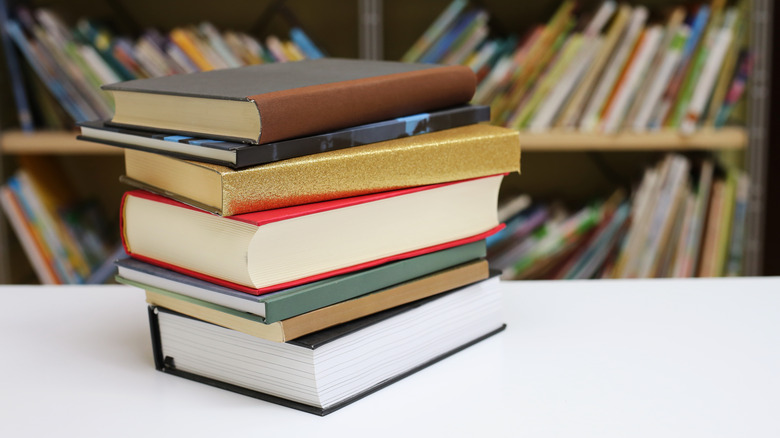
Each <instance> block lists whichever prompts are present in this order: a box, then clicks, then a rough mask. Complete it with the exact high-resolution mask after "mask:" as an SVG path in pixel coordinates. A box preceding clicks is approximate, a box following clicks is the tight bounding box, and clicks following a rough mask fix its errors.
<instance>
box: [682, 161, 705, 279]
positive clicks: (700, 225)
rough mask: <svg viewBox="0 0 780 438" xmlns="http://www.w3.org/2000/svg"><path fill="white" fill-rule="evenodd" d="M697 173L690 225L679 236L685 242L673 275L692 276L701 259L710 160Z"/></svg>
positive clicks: (703, 163)
mask: <svg viewBox="0 0 780 438" xmlns="http://www.w3.org/2000/svg"><path fill="white" fill-rule="evenodd" d="M698 173H699V176H698V182H697V184H696V191H695V204H694V205H693V213H692V217H691V220H690V225H689V226H688V227H687V229H686V232H685V233H683V235H682V236H680V237H681V241H683V242H685V243H684V246H683V247H682V248H681V251H680V252H679V253H678V256H677V260H676V263H675V267H674V270H673V274H672V276H674V277H694V276H695V275H696V273H697V270H698V266H699V263H700V260H701V247H702V241H703V239H704V230H705V227H706V226H707V212H708V211H709V208H710V198H711V194H712V184H713V179H714V174H715V164H714V163H713V161H712V160H704V161H703V162H702V163H701V165H700V166H699V172H698Z"/></svg>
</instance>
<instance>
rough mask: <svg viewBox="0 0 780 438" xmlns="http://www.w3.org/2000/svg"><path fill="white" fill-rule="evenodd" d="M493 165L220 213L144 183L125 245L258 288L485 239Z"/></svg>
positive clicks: (490, 225)
mask: <svg viewBox="0 0 780 438" xmlns="http://www.w3.org/2000/svg"><path fill="white" fill-rule="evenodd" d="M502 178H503V175H494V176H488V177H482V178H475V179H470V180H464V181H457V182H451V183H444V184H434V185H427V186H420V187H414V188H409V189H402V190H394V191H389V192H383V193H374V194H369V195H364V196H356V197H352V198H345V199H337V200H333V201H325V202H318V203H313V204H306V205H298V206H294V207H287V208H279V209H275V210H266V211H260V212H255V213H247V214H241V215H236V216H229V217H222V216H216V215H212V214H210V213H207V212H205V211H202V210H199V209H196V208H193V207H190V206H187V205H185V204H182V203H180V202H177V201H174V200H172V199H169V198H165V197H163V196H159V195H155V194H152V193H149V192H145V191H142V190H135V191H131V192H127V193H126V194H125V196H124V198H123V199H122V215H121V231H122V241H123V243H124V245H125V250H126V251H127V253H128V254H129V255H131V256H132V257H135V258H137V259H140V260H144V261H147V262H150V263H153V264H156V265H158V266H163V267H166V268H168V269H172V270H175V271H179V272H182V273H185V274H188V275H191V276H194V277H197V278H202V279H205V280H208V281H212V282H214V283H217V284H222V285H226V286H229V287H233V288H234V289H236V290H240V291H243V292H247V293H251V294H254V295H259V294H262V293H266V292H272V291H275V290H280V289H283V288H288V287H292V286H295V285H299V284H304V283H308V282H311V281H315V280H320V279H323V278H327V277H331V276H334V275H340V274H344V273H347V272H352V271H356V270H359V269H364V268H368V267H371V266H377V265H380V264H382V263H386V262H389V261H393V260H400V259H404V258H408V257H414V256H417V255H421V254H425V253H428V252H432V251H438V250H440V249H444V248H449V247H453V246H456V245H461V244H465V243H469V242H473V241H477V240H480V239H484V238H485V237H487V236H489V235H490V234H493V233H495V232H497V231H498V230H500V229H501V228H502V225H500V224H499V222H498V219H497V200H498V190H499V186H500V185H501V180H502Z"/></svg>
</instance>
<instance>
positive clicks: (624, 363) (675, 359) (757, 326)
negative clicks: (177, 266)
mask: <svg viewBox="0 0 780 438" xmlns="http://www.w3.org/2000/svg"><path fill="white" fill-rule="evenodd" d="M505 287H506V294H505V297H506V321H507V324H508V328H507V330H506V331H504V332H502V333H501V334H499V335H497V336H494V337H492V338H490V339H488V340H486V341H484V342H482V343H479V344H477V345H475V346H473V347H471V348H468V349H467V350H465V351H463V352H460V353H458V354H456V355H454V356H452V357H450V358H447V359H445V360H444V361H442V362H440V363H438V364H435V365H434V366H432V367H430V368H427V369H425V370H423V371H421V372H419V373H417V374H414V375H412V376H411V377H408V378H406V379H404V380H402V381H400V382H398V383H395V384H393V385H391V386H389V387H387V388H385V389H383V390H381V391H379V392H377V393H375V394H372V395H370V396H369V397H367V398H365V399H362V400H359V401H357V402H356V403H354V404H352V405H350V406H347V407H346V408H344V409H341V410H339V411H337V412H335V413H333V414H331V415H328V416H326V417H318V416H315V415H312V414H307V413H303V412H299V411H296V410H292V409H289V408H284V407H281V406H277V405H274V404H270V403H266V402H263V401H260V400H256V399H254V398H250V397H245V396H241V395H238V394H234V393H231V392H228V391H224V390H221V389H217V388H212V387H210V386H206V385H203V384H199V383H196V382H192V381H189V380H186V379H182V378H179V377H176V376H172V375H167V374H163V373H161V372H158V371H155V369H154V365H153V361H152V353H151V347H150V337H149V332H148V326H147V319H146V307H145V304H144V299H143V293H142V292H141V291H140V290H138V289H133V288H130V287H124V286H103V287H99V286H90V287H73V286H69V287H14V286H4V287H0V348H1V349H2V350H1V351H2V360H0V436H2V437H27V436H29V437H44V436H56V437H62V436H78V437H95V436H100V437H108V436H111V437H116V436H168V437H174V436H175V437H181V436H186V437H198V436H208V437H210V438H214V437H240V436H265V437H272V436H285V437H288V436H289V437H294V436H302V435H304V434H306V433H309V434H312V436H317V437H328V436H339V437H346V436H358V435H367V436H371V437H385V436H387V437H394V438H398V437H399V436H400V437H404V436H444V435H449V436H469V437H472V436H482V437H488V436H490V437H493V436H512V437H600V438H603V437H751V438H756V437H780V352H779V351H778V346H780V278H754V279H721V280H652V281H636V280H634V281H629V280H609V281H572V282H514V283H506V285H505ZM314 434H316V435H314Z"/></svg>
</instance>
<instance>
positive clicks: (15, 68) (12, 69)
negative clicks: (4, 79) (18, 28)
mask: <svg viewBox="0 0 780 438" xmlns="http://www.w3.org/2000/svg"><path fill="white" fill-rule="evenodd" d="M8 21H9V20H8V6H7V5H6V3H5V0H0V40H2V44H3V46H2V47H3V53H4V54H5V62H6V64H7V65H8V75H9V78H10V80H11V89H12V92H13V94H14V101H15V102H16V113H17V115H18V117H19V126H20V127H21V128H22V131H25V132H31V131H33V129H35V126H34V125H33V117H32V112H31V111H30V102H29V100H28V98H27V90H26V89H25V86H24V76H22V69H21V66H20V65H19V59H18V58H17V57H16V52H15V51H14V48H13V43H12V42H11V37H10V35H9V34H8V32H7V31H6V29H8Z"/></svg>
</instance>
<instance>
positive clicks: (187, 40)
mask: <svg viewBox="0 0 780 438" xmlns="http://www.w3.org/2000/svg"><path fill="white" fill-rule="evenodd" d="M170 37H171V41H173V43H174V44H176V45H177V46H178V47H179V48H180V49H181V50H182V51H183V52H184V53H185V54H186V55H187V56H188V57H189V58H190V59H191V60H192V62H193V63H194V64H195V65H196V66H197V67H198V68H199V69H200V70H202V71H209V70H214V66H213V65H212V64H211V63H210V62H209V61H208V59H206V56H205V55H204V54H203V53H202V52H201V51H200V49H199V48H198V45H197V43H196V41H195V36H194V35H192V32H190V31H189V30H188V29H184V28H180V27H179V28H176V29H173V30H172V31H171V33H170Z"/></svg>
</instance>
